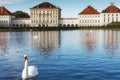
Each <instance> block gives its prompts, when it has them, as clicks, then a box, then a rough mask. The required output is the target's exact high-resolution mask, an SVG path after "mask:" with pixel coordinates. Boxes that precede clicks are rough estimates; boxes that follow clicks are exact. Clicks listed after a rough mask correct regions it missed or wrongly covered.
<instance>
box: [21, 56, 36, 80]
mask: <svg viewBox="0 0 120 80" xmlns="http://www.w3.org/2000/svg"><path fill="white" fill-rule="evenodd" d="M25 57H27V55H24V58H25ZM37 75H38V71H37V68H36V67H35V66H28V59H25V66H24V69H23V72H22V78H23V79H29V78H33V77H36V76H37Z"/></svg>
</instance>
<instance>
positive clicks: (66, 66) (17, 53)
mask: <svg viewBox="0 0 120 80" xmlns="http://www.w3.org/2000/svg"><path fill="white" fill-rule="evenodd" d="M24 54H27V55H28V57H29V65H35V66H36V67H37V68H38V72H39V76H38V78H37V79H36V80H120V31H114V30H70V31H31V32H29V31H28V32H0V80H22V78H21V75H22V70H23V68H24V59H23V56H24Z"/></svg>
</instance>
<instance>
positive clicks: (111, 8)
mask: <svg viewBox="0 0 120 80" xmlns="http://www.w3.org/2000/svg"><path fill="white" fill-rule="evenodd" d="M102 13H120V9H119V8H118V7H116V6H115V5H113V4H111V5H110V6H108V7H107V8H106V9H105V10H103V11H102Z"/></svg>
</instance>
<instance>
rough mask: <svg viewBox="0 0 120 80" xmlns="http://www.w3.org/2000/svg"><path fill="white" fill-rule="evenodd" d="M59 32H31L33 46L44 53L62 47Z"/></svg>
mask: <svg viewBox="0 0 120 80" xmlns="http://www.w3.org/2000/svg"><path fill="white" fill-rule="evenodd" d="M60 37H61V36H60V32H59V31H40V32H31V42H32V46H34V47H38V48H41V49H42V50H43V51H44V52H49V51H52V50H54V48H57V47H59V45H60Z"/></svg>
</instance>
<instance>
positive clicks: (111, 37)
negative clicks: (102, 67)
mask: <svg viewBox="0 0 120 80" xmlns="http://www.w3.org/2000/svg"><path fill="white" fill-rule="evenodd" d="M119 40H120V39H119V33H118V31H112V30H107V31H104V45H105V48H106V49H107V50H108V51H109V52H111V53H113V52H114V51H115V50H116V49H117V48H118V47H119V46H118V44H119Z"/></svg>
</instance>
